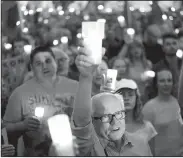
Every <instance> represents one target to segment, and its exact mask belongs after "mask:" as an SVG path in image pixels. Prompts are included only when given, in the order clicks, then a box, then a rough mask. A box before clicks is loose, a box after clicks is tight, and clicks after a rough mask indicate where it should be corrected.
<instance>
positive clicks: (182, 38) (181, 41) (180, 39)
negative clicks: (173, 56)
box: [179, 37, 183, 50]
mask: <svg viewBox="0 0 183 158" xmlns="http://www.w3.org/2000/svg"><path fill="white" fill-rule="evenodd" d="M179 48H180V49H181V50H183V37H180V38H179Z"/></svg>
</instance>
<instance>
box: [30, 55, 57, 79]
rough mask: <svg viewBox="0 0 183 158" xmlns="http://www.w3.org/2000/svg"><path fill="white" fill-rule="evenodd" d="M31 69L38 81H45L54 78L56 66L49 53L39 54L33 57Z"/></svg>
mask: <svg viewBox="0 0 183 158" xmlns="http://www.w3.org/2000/svg"><path fill="white" fill-rule="evenodd" d="M32 69H33V72H34V74H35V76H36V77H37V78H38V79H40V80H45V79H50V78H52V77H54V76H56V72H57V64H56V61H55V59H54V58H53V56H52V55H51V54H50V53H49V52H40V53H37V54H36V55H35V56H34V59H33V63H32Z"/></svg>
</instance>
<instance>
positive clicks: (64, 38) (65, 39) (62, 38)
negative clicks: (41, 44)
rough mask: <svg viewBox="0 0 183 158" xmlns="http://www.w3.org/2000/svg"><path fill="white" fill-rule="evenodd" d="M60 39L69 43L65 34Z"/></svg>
mask: <svg viewBox="0 0 183 158" xmlns="http://www.w3.org/2000/svg"><path fill="white" fill-rule="evenodd" d="M60 41H61V42H62V43H68V37H66V36H63V37H61V38H60Z"/></svg>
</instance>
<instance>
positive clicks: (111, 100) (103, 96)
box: [92, 93, 125, 117]
mask: <svg viewBox="0 0 183 158" xmlns="http://www.w3.org/2000/svg"><path fill="white" fill-rule="evenodd" d="M124 109H125V107H124V102H123V98H122V96H120V95H119V94H111V93H100V94H97V95H95V96H94V97H93V98H92V111H93V114H92V115H93V116H95V117H100V116H102V115H104V114H113V113H115V112H117V111H120V110H124Z"/></svg>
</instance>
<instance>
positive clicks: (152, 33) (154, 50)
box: [143, 24, 164, 64]
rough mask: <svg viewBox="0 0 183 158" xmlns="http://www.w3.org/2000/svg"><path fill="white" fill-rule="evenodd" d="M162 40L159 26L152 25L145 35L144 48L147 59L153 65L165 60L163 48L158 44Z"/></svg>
mask: <svg viewBox="0 0 183 158" xmlns="http://www.w3.org/2000/svg"><path fill="white" fill-rule="evenodd" d="M160 38H161V31H160V28H159V27H158V25H155V24H153V25H150V26H149V27H148V28H147V30H146V31H145V34H144V42H143V44H144V48H145V52H146V57H147V59H148V60H150V61H151V62H152V63H153V64H156V63H157V62H159V61H160V60H161V59H163V58H164V52H163V49H162V46H161V45H160V44H159V43H158V40H159V39H160Z"/></svg>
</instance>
